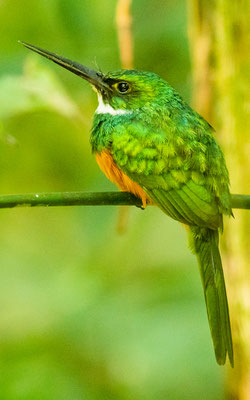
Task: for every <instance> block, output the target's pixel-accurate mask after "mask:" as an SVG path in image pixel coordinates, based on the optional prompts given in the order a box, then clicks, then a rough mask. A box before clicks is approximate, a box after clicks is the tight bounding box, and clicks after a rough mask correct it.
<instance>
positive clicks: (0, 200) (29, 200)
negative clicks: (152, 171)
mask: <svg viewBox="0 0 250 400" xmlns="http://www.w3.org/2000/svg"><path fill="white" fill-rule="evenodd" d="M231 198H232V207H233V208H240V209H250V196H248V195H243V194H232V195H231ZM51 206H137V207H141V206H142V204H141V201H140V200H139V199H138V198H136V197H135V196H134V195H132V194H131V193H127V192H54V193H53V192H52V193H31V194H13V195H2V196H0V208H13V207H51Z"/></svg>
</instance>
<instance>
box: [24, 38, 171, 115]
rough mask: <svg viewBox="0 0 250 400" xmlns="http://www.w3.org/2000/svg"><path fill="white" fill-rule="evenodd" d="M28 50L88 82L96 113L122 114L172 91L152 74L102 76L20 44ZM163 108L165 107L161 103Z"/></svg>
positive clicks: (115, 73) (132, 73)
mask: <svg viewBox="0 0 250 400" xmlns="http://www.w3.org/2000/svg"><path fill="white" fill-rule="evenodd" d="M21 43H22V44H23V45H24V46H25V47H27V48H28V49H30V50H32V51H35V52H36V53H38V54H40V55H42V56H43V57H46V58H48V59H49V60H51V61H53V62H54V63H56V64H58V65H60V66H62V67H63V68H66V69H67V70H69V71H71V72H73V73H74V74H76V75H78V76H80V77H81V78H83V79H85V80H86V81H88V82H89V83H90V84H91V85H92V87H93V88H94V89H95V90H96V92H97V94H98V98H99V107H98V109H97V112H100V113H101V112H109V113H110V114H112V113H113V114H114V115H115V114H119V113H123V112H124V113H125V112H132V111H134V110H138V109H140V108H148V107H152V105H156V103H161V99H164V98H166V92H167V91H169V90H170V87H169V86H168V85H167V83H166V82H165V81H164V80H163V79H161V78H160V77H159V76H158V75H156V74H154V73H152V72H143V71H134V70H119V71H115V72H110V73H107V74H103V73H102V72H99V71H94V70H92V69H90V68H87V67H85V66H83V65H81V64H79V63H77V62H74V61H71V60H69V59H67V58H64V57H61V56H58V55H57V54H54V53H51V52H50V51H47V50H43V49H41V48H39V47H36V46H33V45H30V44H27V43H24V42H21ZM159 106H161V107H162V104H159Z"/></svg>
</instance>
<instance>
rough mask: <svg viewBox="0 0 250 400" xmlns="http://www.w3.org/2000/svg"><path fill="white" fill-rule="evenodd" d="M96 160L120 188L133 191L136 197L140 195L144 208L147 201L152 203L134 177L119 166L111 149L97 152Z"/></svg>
mask: <svg viewBox="0 0 250 400" xmlns="http://www.w3.org/2000/svg"><path fill="white" fill-rule="evenodd" d="M96 162H97V164H98V165H99V167H100V169H101V170H102V172H104V174H105V175H106V176H107V178H108V179H109V180H110V181H111V182H113V183H115V184H116V185H117V186H118V187H119V189H120V190H122V191H123V192H130V193H133V194H134V195H135V196H136V197H139V198H140V199H141V201H142V204H143V207H144V208H145V207H146V205H147V203H150V199H149V197H148V196H147V195H146V193H145V192H144V190H143V189H142V188H141V187H140V186H139V185H138V183H136V182H134V181H132V179H130V178H129V177H128V176H127V175H126V174H124V172H122V171H121V170H120V169H119V168H118V167H117V165H116V164H115V162H114V159H113V157H112V155H111V154H110V152H109V151H107V150H104V151H102V152H101V153H100V154H98V153H96Z"/></svg>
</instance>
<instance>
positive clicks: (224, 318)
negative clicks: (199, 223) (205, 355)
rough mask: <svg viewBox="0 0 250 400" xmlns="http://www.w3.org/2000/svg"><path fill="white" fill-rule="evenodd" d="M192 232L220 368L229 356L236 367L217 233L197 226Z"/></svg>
mask: <svg viewBox="0 0 250 400" xmlns="http://www.w3.org/2000/svg"><path fill="white" fill-rule="evenodd" d="M190 230H191V234H192V237H191V247H192V249H193V251H194V253H195V254H196V256H197V259H198V264H199V269H200V274H201V279H202V284H203V289H204V295H205V301H206V307H207V314H208V321H209V326H210V330H211V335H212V339H213V345H214V351H215V356H216V360H217V362H218V364H220V365H222V364H225V361H226V356H227V354H228V357H229V360H230V363H231V366H232V367H233V365H234V357H233V344H232V334H231V326H230V319H229V311H228V303H227V294H226V287H225V281H224V274H223V269H222V263H221V257H220V253H219V248H218V244H219V235H218V230H212V229H209V228H200V227H196V226H192V227H191V228H190Z"/></svg>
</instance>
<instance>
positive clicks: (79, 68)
mask: <svg viewBox="0 0 250 400" xmlns="http://www.w3.org/2000/svg"><path fill="white" fill-rule="evenodd" d="M19 43H21V44H23V45H24V46H25V47H27V49H30V50H32V51H34V52H36V53H38V54H40V55H41V56H43V57H46V58H48V59H49V60H51V61H53V62H54V63H56V64H58V65H60V66H61V67H63V68H66V69H67V70H69V71H71V72H73V74H76V75H78V76H80V77H81V78H83V79H85V80H86V81H88V82H89V83H90V84H91V85H94V86H95V87H96V88H97V89H99V90H106V91H107V90H110V87H109V85H108V84H107V83H106V82H105V81H104V80H103V77H104V76H103V74H102V73H101V72H96V71H94V70H93V69H90V68H88V67H84V66H83V65H81V64H78V63H77V62H75V61H71V60H68V59H67V58H64V57H60V56H58V55H57V54H54V53H51V52H50V51H47V50H43V49H40V48H39V47H36V46H33V45H31V44H28V43H25V42H21V41H19Z"/></svg>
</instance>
